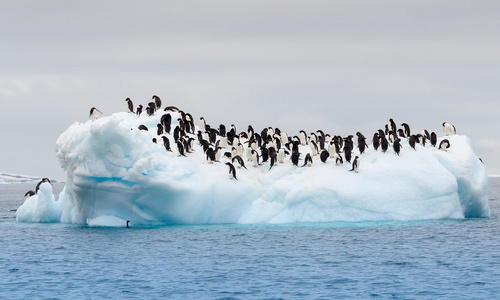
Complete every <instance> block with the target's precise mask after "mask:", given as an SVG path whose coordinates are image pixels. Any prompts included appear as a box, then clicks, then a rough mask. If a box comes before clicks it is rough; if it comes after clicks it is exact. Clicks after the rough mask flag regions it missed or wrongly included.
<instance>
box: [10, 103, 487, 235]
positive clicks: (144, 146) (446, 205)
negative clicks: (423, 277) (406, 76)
mask: <svg viewBox="0 0 500 300" xmlns="http://www.w3.org/2000/svg"><path fill="white" fill-rule="evenodd" d="M163 114H164V112H163V111H160V110H158V111H157V112H156V113H155V114H154V115H152V116H147V115H146V114H145V113H144V114H142V115H141V116H137V115H135V114H133V113H125V112H121V113H115V114H112V115H110V116H107V117H101V118H99V119H97V120H95V121H91V120H89V121H87V122H85V123H74V124H73V125H71V126H70V127H69V128H68V129H67V130H66V131H65V132H64V133H62V134H61V136H60V137H59V139H58V140H57V142H56V151H57V157H58V159H59V161H60V164H61V167H62V168H63V169H64V170H65V171H66V172H67V180H66V185H65V187H64V189H63V191H62V192H61V194H60V195H59V201H57V202H56V203H53V202H50V205H49V207H48V208H40V205H39V204H34V203H33V202H36V201H34V199H31V198H33V197H37V196H33V197H30V198H28V199H27V200H26V202H25V203H24V204H23V205H22V206H21V207H20V208H19V210H18V214H17V216H18V220H20V221H33V222H38V221H41V220H43V221H47V220H48V221H54V222H63V223H76V224H84V225H91V226H92V225H95V226H106V225H108V226H124V225H125V222H126V220H130V221H131V223H132V224H133V225H140V226H148V225H163V224H220V223H240V224H250V223H296V222H339V221H347V222H357V221H394V220H396V221H405V220H427V219H447V218H452V219H460V218H474V217H489V213H490V209H489V202H488V177H487V174H486V170H485V167H484V165H483V164H482V162H481V161H480V159H479V158H478V157H477V156H476V155H475V154H474V151H473V149H472V146H471V142H470V140H469V139H468V138H467V137H466V136H463V135H450V136H446V137H440V138H438V145H439V142H440V141H441V140H442V139H444V138H446V139H448V140H449V142H450V144H451V147H450V148H449V149H447V150H446V151H445V150H441V149H438V148H436V147H432V146H430V145H429V144H428V145H427V146H425V147H424V146H421V145H420V144H417V145H416V147H415V149H413V148H411V147H410V146H409V145H408V141H406V139H404V138H403V139H402V140H401V145H402V150H401V152H400V154H399V155H396V154H395V153H394V151H392V149H391V148H389V150H388V151H387V152H385V153H382V152H381V151H380V149H379V150H378V151H376V150H375V149H373V147H372V146H371V145H370V146H369V148H368V149H367V150H366V152H365V153H364V154H359V152H357V149H356V150H355V151H353V152H354V153H353V157H354V155H359V157H360V158H359V159H360V168H359V173H356V172H350V171H349V170H350V169H351V165H350V164H349V163H347V162H346V163H344V164H340V165H337V164H336V163H335V161H334V160H333V159H329V160H327V161H326V162H325V163H323V162H322V161H321V160H320V158H319V155H317V156H313V164H312V166H311V167H297V166H294V165H293V164H292V163H291V161H290V160H289V157H288V158H287V159H286V160H285V162H284V163H278V164H277V165H276V166H273V168H272V169H270V165H269V162H266V163H264V164H262V165H258V166H257V167H252V166H251V165H250V162H249V163H247V168H248V169H245V168H238V169H236V172H237V178H238V180H234V179H230V178H229V174H228V168H227V166H226V165H225V162H227V161H230V160H229V159H228V158H225V157H222V158H221V162H213V163H209V162H208V161H207V159H206V155H205V153H204V152H203V149H202V147H201V146H200V145H198V144H197V143H196V142H195V143H194V147H193V149H194V151H193V152H192V153H188V154H186V156H185V157H184V156H179V155H178V153H177V151H176V148H175V143H174V142H173V141H174V139H173V136H172V135H170V134H163V135H164V136H166V137H168V138H169V140H170V143H171V145H172V150H173V152H169V151H166V149H165V147H164V146H163V145H160V143H158V144H155V143H153V142H152V139H153V138H157V139H158V140H159V141H161V140H160V137H159V136H157V132H156V126H157V124H158V123H160V118H161V116H162V115H163ZM170 114H173V115H174V116H173V118H172V119H173V120H175V119H176V114H177V112H170ZM139 125H145V126H146V127H148V128H150V130H149V131H145V130H139V129H138V127H139ZM176 125H177V123H176V121H173V123H172V128H173V127H175V126H176ZM153 129H154V130H153ZM196 129H198V128H196ZM193 137H194V138H195V140H196V136H193ZM244 142H246V139H245V138H242V139H241V143H242V144H244ZM245 147H246V146H245ZM299 147H300V152H301V153H302V154H301V159H303V158H304V156H305V155H306V153H311V148H310V147H309V146H308V145H304V146H302V145H301V146H299ZM224 151H229V152H230V151H231V148H230V146H228V147H227V148H226V149H224V150H223V152H224ZM244 159H245V161H246V157H244ZM300 165H302V164H300ZM43 195H45V192H44V193H43ZM47 197H48V196H47ZM38 198H39V201H40V200H41V199H42V198H44V196H42V194H41V195H39V196H38ZM48 198H50V197H48ZM52 198H53V197H52ZM52 198H51V199H52ZM51 201H52V200H51ZM40 214H47V218H46V219H44V218H42V217H41V216H39V215H40Z"/></svg>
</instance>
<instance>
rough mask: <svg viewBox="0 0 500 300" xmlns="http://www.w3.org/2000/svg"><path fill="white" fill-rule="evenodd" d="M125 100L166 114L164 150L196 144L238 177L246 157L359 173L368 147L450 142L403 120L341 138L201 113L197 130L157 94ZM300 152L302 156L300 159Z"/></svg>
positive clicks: (161, 134)
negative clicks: (241, 125)
mask: <svg viewBox="0 0 500 300" xmlns="http://www.w3.org/2000/svg"><path fill="white" fill-rule="evenodd" d="M125 102H126V105H127V106H126V108H127V110H128V112H129V113H131V114H136V115H137V116H140V115H141V114H143V113H146V114H147V115H148V116H153V115H155V114H162V116H161V118H160V123H158V124H157V128H156V134H157V136H158V138H153V139H152V142H153V143H156V144H160V145H162V146H163V147H165V150H166V151H170V152H174V150H172V148H173V149H175V152H176V153H177V154H178V157H183V156H184V157H185V156H188V155H189V154H190V153H192V152H193V151H194V149H193V146H194V144H195V143H197V144H198V145H199V146H200V147H201V149H203V152H204V156H205V157H206V160H207V162H208V164H213V163H220V162H221V161H222V160H226V161H227V162H225V164H226V165H227V168H228V174H229V178H230V179H233V178H234V179H235V180H238V179H237V175H236V169H241V168H244V169H247V167H246V166H245V161H246V162H247V163H248V164H250V165H251V166H252V167H258V166H261V165H265V164H268V165H269V168H267V170H268V171H271V169H272V168H273V167H276V166H278V165H279V164H283V163H285V161H286V160H288V161H290V162H291V163H292V164H293V165H294V166H297V167H305V166H308V167H311V166H312V164H313V161H314V160H313V158H314V157H316V156H319V161H321V162H322V163H327V161H328V160H332V161H333V162H334V164H335V165H336V166H338V165H341V164H344V163H349V164H351V165H352V168H351V169H350V170H349V171H354V172H356V173H358V172H359V169H360V165H361V163H360V162H361V158H362V156H363V154H364V153H365V151H366V149H368V148H369V147H373V149H374V150H375V151H379V150H380V151H381V152H383V153H386V152H387V151H388V150H389V148H392V150H393V152H394V154H395V155H398V156H399V155H400V153H401V151H403V150H402V148H403V147H402V145H401V143H400V142H401V140H402V139H406V140H407V141H408V145H410V147H411V148H412V151H417V148H416V145H417V144H419V145H420V146H422V147H426V145H427V144H429V143H430V145H431V147H436V148H438V149H440V150H444V151H447V149H448V148H449V147H450V146H451V145H450V142H449V140H447V139H443V140H442V141H441V142H440V144H439V145H438V146H437V145H436V144H437V135H436V133H435V132H432V133H430V134H429V132H428V131H427V130H422V132H421V133H418V134H411V131H410V126H409V125H408V124H406V123H402V124H401V126H400V128H397V126H396V123H395V122H394V120H393V119H389V122H388V123H387V124H386V125H385V128H384V129H379V130H378V131H377V132H375V133H374V134H373V137H372V139H371V142H370V141H369V140H367V138H366V137H365V135H363V134H362V133H361V132H357V133H356V138H354V136H353V135H348V136H347V137H342V136H339V135H330V134H328V133H327V134H325V133H324V132H323V131H322V130H318V131H316V132H312V133H310V134H309V135H308V134H307V133H306V132H305V131H304V130H301V131H300V132H299V134H298V135H295V136H289V135H288V134H287V133H286V132H284V131H281V130H280V129H279V128H272V127H267V128H264V129H262V130H261V131H260V132H258V131H255V130H254V128H253V127H252V126H251V125H248V127H247V129H246V131H241V132H239V133H238V132H237V130H236V127H235V125H231V126H230V127H229V128H226V126H225V125H224V124H220V125H219V126H211V125H210V124H208V123H207V122H206V121H205V119H204V118H203V117H200V118H199V120H198V129H196V127H195V120H194V118H193V116H192V115H191V114H189V113H185V112H184V111H182V110H180V109H178V108H177V107H175V106H168V107H165V108H163V109H162V101H161V99H160V97H158V96H156V95H154V96H153V97H152V99H151V102H149V103H148V104H147V105H145V106H143V105H138V106H137V107H134V104H133V102H132V100H131V99H130V98H127V99H125ZM134 108H135V109H134ZM144 108H145V109H144ZM143 109H144V110H145V111H143ZM97 112H99V113H100V111H98V110H97V109H96V108H95V107H93V108H92V109H91V113H90V118H91V119H92V120H93V121H94V120H96V119H97V118H98V114H97ZM173 117H176V118H177V124H176V125H175V126H173V127H172V118H173ZM137 129H138V130H145V131H148V130H150V129H148V128H147V127H146V126H145V125H140V126H138V128H137ZM443 132H444V134H445V135H446V136H448V135H454V134H456V130H455V127H454V126H453V125H451V124H449V123H447V122H444V123H443ZM355 141H356V142H357V143H355ZM369 144H370V145H369ZM307 146H309V147H310V149H311V151H310V153H306V154H305V155H304V153H301V148H302V152H304V150H303V149H304V147H307ZM356 148H357V149H356ZM406 151H409V150H406ZM353 156H354V158H353ZM302 157H304V158H303V163H302V164H301V163H300V160H301V159H302Z"/></svg>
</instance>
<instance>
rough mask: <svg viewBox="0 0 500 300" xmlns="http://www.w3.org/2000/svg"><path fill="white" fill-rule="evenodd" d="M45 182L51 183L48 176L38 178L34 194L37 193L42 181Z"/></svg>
mask: <svg viewBox="0 0 500 300" xmlns="http://www.w3.org/2000/svg"><path fill="white" fill-rule="evenodd" d="M45 182H48V183H50V184H52V183H51V182H50V180H49V179H48V178H42V180H40V182H39V183H38V184H37V185H36V188H35V194H38V190H39V189H40V185H41V184H42V183H45ZM25 196H26V195H25Z"/></svg>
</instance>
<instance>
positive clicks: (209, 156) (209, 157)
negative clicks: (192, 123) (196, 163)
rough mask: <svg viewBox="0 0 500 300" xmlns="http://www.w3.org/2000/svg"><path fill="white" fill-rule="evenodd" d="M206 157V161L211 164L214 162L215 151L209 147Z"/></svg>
mask: <svg viewBox="0 0 500 300" xmlns="http://www.w3.org/2000/svg"><path fill="white" fill-rule="evenodd" d="M205 154H206V156H207V161H208V163H209V164H213V163H214V161H215V151H214V149H212V147H209V148H208V149H207V151H206V152H205Z"/></svg>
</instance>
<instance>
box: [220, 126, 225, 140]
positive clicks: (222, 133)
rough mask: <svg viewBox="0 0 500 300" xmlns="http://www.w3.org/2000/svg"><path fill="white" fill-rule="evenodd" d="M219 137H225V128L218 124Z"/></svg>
mask: <svg viewBox="0 0 500 300" xmlns="http://www.w3.org/2000/svg"><path fill="white" fill-rule="evenodd" d="M219 135H220V136H221V137H225V136H226V126H224V124H220V125H219Z"/></svg>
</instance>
